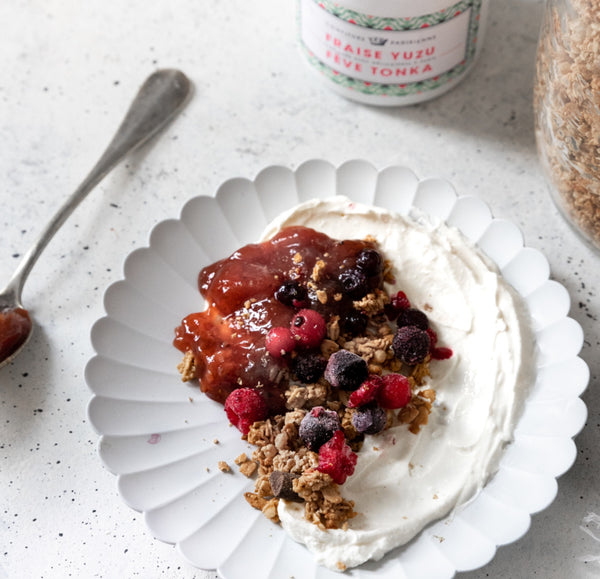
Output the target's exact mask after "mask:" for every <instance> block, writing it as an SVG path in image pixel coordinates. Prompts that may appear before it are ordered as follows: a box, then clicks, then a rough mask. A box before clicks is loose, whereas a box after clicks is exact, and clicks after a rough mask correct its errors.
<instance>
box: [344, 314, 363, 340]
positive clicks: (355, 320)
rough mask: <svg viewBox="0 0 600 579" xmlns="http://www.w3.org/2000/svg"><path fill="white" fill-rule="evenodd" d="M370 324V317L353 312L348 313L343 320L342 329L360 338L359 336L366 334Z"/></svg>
mask: <svg viewBox="0 0 600 579" xmlns="http://www.w3.org/2000/svg"><path fill="white" fill-rule="evenodd" d="M368 323H369V316H367V314H363V313H362V312H359V311H356V310H353V311H351V312H348V313H347V314H346V315H345V316H344V318H343V319H342V328H343V329H344V332H347V333H348V334H352V335H353V336H358V335H359V334H364V332H365V330H366V329H367V324H368Z"/></svg>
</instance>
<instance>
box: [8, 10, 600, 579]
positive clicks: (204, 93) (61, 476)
mask: <svg viewBox="0 0 600 579" xmlns="http://www.w3.org/2000/svg"><path fill="white" fill-rule="evenodd" d="M542 6H543V3H542V1H541V0H502V1H495V2H492V3H491V10H490V17H489V21H488V30H487V36H486V39H485V46H484V50H483V54H482V57H481V59H480V60H479V62H478V64H477V65H476V68H475V70H474V71H473V73H472V74H471V75H470V76H469V77H468V78H467V79H466V80H465V81H464V82H463V83H461V84H460V85H459V86H458V87H457V88H456V89H454V90H453V91H452V92H450V93H448V94H447V95H445V96H443V97H441V98H439V99H438V100H435V101H432V102H429V103H427V104H423V105H418V106H413V107H409V108H399V109H390V110H383V109H378V108H372V107H367V106H362V105H359V104H355V103H352V102H349V101H346V100H344V99H343V98H341V97H339V96H337V95H336V94H334V93H333V92H331V91H330V90H328V89H327V88H325V87H324V86H322V85H321V84H320V83H319V82H317V80H316V79H315V78H314V77H313V75H312V73H310V72H309V71H308V69H307V68H306V67H305V65H304V63H303V61H302V58H301V56H300V54H299V52H298V50H297V47H296V44H295V30H294V20H293V8H292V3H289V2H282V1H281V0H262V1H261V2H245V1H243V0H228V1H227V2H215V3H211V6H210V10H209V9H208V6H207V3H202V2H184V1H181V2H177V1H175V2H166V1H164V0H159V1H155V2H146V1H143V0H130V1H129V2H126V3H118V5H117V3H116V2H112V3H111V2H105V1H103V0H88V1H87V2H81V3H76V2H65V1H64V0H47V1H45V2H31V1H28V0H13V1H12V2H2V3H1V4H0V21H1V22H3V23H4V25H3V33H2V40H0V59H1V61H2V64H3V74H2V78H1V79H0V103H1V106H0V150H1V155H0V180H1V186H0V207H1V208H2V209H1V211H0V278H2V279H7V278H8V276H9V274H10V273H11V272H12V270H13V269H14V268H15V266H16V265H17V263H18V260H19V257H20V256H21V255H22V254H23V253H24V252H25V251H26V249H27V248H28V246H29V244H30V242H31V241H32V240H33V238H34V236H35V234H36V232H37V231H39V229H40V225H41V224H42V223H43V222H44V221H45V220H46V219H47V217H48V216H49V215H50V214H51V212H52V211H53V210H54V208H56V207H57V206H58V205H59V203H60V202H61V201H62V199H63V198H64V197H66V196H67V195H68V194H69V193H70V192H71V191H72V190H73V189H74V188H75V186H76V185H77V184H78V183H79V182H80V181H81V179H82V178H83V177H84V176H85V174H86V173H87V171H88V170H89V168H90V167H91V166H92V164H93V163H94V162H95V161H96V159H97V157H98V156H99V154H100V153H101V152H102V150H103V148H104V146H105V145H106V144H107V142H108V140H109V139H110V137H111V136H112V133H113V131H114V129H115V128H116V126H117V125H118V123H119V121H120V119H121V117H122V114H123V113H124V111H125V109H126V107H127V106H128V104H129V101H130V99H131V98H132V96H133V94H134V93H135V92H136V90H137V88H138V86H139V84H141V82H142V81H143V79H144V78H145V77H146V76H147V75H148V74H149V73H151V72H152V71H153V70H154V69H155V68H157V67H177V68H181V69H182V70H183V71H185V72H186V73H187V74H188V75H189V76H190V78H191V79H192V80H193V82H194V84H195V87H196V93H195V98H194V99H193V101H192V102H191V103H190V105H189V106H188V107H187V109H186V110H185V111H184V113H183V114H182V116H181V117H179V118H178V119H177V120H176V122H175V123H174V124H173V125H172V126H171V127H169V129H168V130H167V131H166V132H165V134H164V135H163V136H162V138H161V139H160V140H158V141H155V142H154V143H153V144H152V145H150V146H147V147H146V148H144V149H142V150H140V151H139V152H137V153H136V154H134V155H133V156H132V157H130V158H129V159H128V161H127V162H126V163H125V164H124V165H122V166H120V167H119V168H117V170H115V171H114V172H113V173H112V174H111V175H110V176H109V177H108V178H107V179H106V180H105V181H104V182H103V183H102V184H101V185H100V186H99V187H98V189H97V190H96V191H94V192H93V193H92V195H91V196H90V197H89V198H88V199H87V200H86V201H85V202H84V203H83V204H82V205H81V206H80V207H79V208H78V209H77V211H76V212H75V213H74V214H73V215H72V216H71V218H70V219H69V220H68V221H67V223H66V224H65V225H64V226H63V228H62V229H61V230H60V231H59V233H58V234H57V236H56V237H55V238H54V240H53V241H52V242H51V244H50V245H49V246H48V248H47V249H46V251H45V253H44V254H43V256H42V258H41V260H40V262H39V263H38V264H37V266H36V267H35V269H34V270H33V272H32V274H31V276H30V278H29V281H28V282H27V284H26V287H25V292H24V302H25V304H26V307H27V308H28V309H29V310H30V312H31V313H32V315H33V317H34V318H35V323H36V332H35V335H34V337H33V339H32V342H31V343H30V345H29V347H28V348H27V350H26V351H25V352H24V353H23V354H22V355H21V356H19V357H18V358H17V359H16V361H14V362H13V363H12V364H11V365H9V366H8V367H5V368H2V369H1V370H0V412H1V421H0V488H1V489H2V492H1V493H0V577H10V578H11V579H12V578H15V579H16V578H22V577H28V578H36V577H40V578H41V577H44V578H54V577H57V578H62V577H70V576H74V577H105V578H113V577H148V578H150V577H152V578H154V577H157V578H158V577H190V578H191V577H197V578H202V579H207V578H213V577H216V576H215V575H214V574H213V573H205V572H202V571H198V570H195V569H193V568H191V567H189V566H188V565H187V563H186V562H185V561H183V559H182V558H181V557H180V555H179V554H178V553H177V551H176V550H175V549H174V548H173V547H172V546H170V545H166V544H164V543H161V542H160V541H157V540H155V539H153V537H152V536H151V535H150V534H149V533H148V531H147V530H146V527H145V524H144V521H143V517H142V516H141V515H139V514H138V513H136V512H134V511H132V510H131V509H129V508H128V507H127V506H126V505H125V504H124V503H123V502H122V501H121V499H120V498H119V496H118V494H117V490H116V485H115V478H114V477H113V475H112V474H110V473H109V472H108V471H106V470H105V469H104V468H103V466H102V465H101V463H100V460H99V458H98V456H97V449H96V447H97V436H96V434H95V433H94V431H93V430H92V428H91V426H90V425H89V423H88V422H87V419H86V405H87V403H88V400H89V397H90V394H89V392H88V389H87V387H86V384H85V381H84V376H83V373H84V368H85V365H86V362H87V360H88V359H89V358H90V357H91V355H92V348H91V345H90V341H89V330H90V327H91V325H92V324H93V322H94V321H95V320H96V319H98V318H99V317H100V316H101V315H103V306H102V295H103V292H104V290H105V288H106V287H107V286H108V285H109V284H110V283H112V282H114V281H116V280H118V279H120V277H121V273H122V262H123V259H124V257H125V256H126V255H127V254H128V253H129V252H130V251H131V250H132V249H134V248H136V247H140V246H143V245H145V244H146V243H147V237H148V232H149V231H150V229H151V227H152V226H153V225H154V224H156V223H157V222H159V221H161V220H163V219H165V218H169V217H177V216H178V215H179V211H180V209H181V207H182V205H183V203H184V202H185V201H186V200H187V199H188V198H190V197H192V196H194V195H198V194H201V193H205V194H212V193H213V192H214V191H215V190H216V188H217V187H218V185H219V184H220V183H221V182H222V181H224V180H225V179H227V178H229V177H232V176H247V177H254V175H255V174H256V173H257V171H259V170H260V169H261V168H262V167H264V166H266V165H270V164H284V165H287V166H291V167H296V166H298V165H299V164H300V163H302V162H303V161H305V160H307V159H309V158H319V157H321V158H325V159H328V160H330V161H332V162H333V163H334V164H339V163H341V162H343V161H345V160H348V159H351V158H365V159H367V160H369V161H371V162H372V163H373V164H375V165H376V166H378V167H383V166H385V165H388V164H390V163H399V164H402V165H406V166H408V167H410V168H412V169H413V170H414V171H415V172H416V173H417V174H418V175H419V176H421V177H427V176H440V177H444V178H447V179H449V180H450V181H452V182H453V183H454V185H455V186H456V188H457V189H458V191H459V192H461V193H468V194H474V195H478V196H480V197H481V198H483V199H484V200H485V201H487V202H488V203H489V204H490V205H491V206H492V208H493V210H494V213H495V215H496V216H499V217H506V218H507V219H510V220H512V221H514V222H515V223H517V224H518V225H519V226H520V227H521V228H522V230H523V232H524V235H525V238H526V242H527V244H528V245H530V246H533V247H535V248H538V249H540V250H541V251H542V252H543V253H544V254H545V255H546V256H547V257H548V259H549V261H550V265H551V269H552V276H553V278H554V279H556V280H558V281H559V282H561V283H562V284H564V285H565V286H566V288H567V289H568V290H569V292H570V294H571V297H572V309H571V314H570V315H571V316H572V317H573V318H575V319H576V320H577V321H578V322H579V323H580V324H581V325H582V327H583V329H584V332H585V336H586V339H585V346H584V349H583V352H582V357H583V358H584V359H585V360H586V362H587V363H588V364H589V366H590V370H591V383H590V387H589V388H588V390H587V391H586V393H585V394H584V396H583V398H584V400H585V402H586V403H587V405H588V408H589V417H590V418H589V420H588V423H587V425H586V426H585V428H584V430H583V431H582V432H581V434H580V435H579V436H578V437H577V446H578V449H579V452H578V457H577V460H576V462H575V464H574V466H573V468H572V469H571V470H570V471H569V472H568V473H567V474H565V475H564V476H562V477H561V478H560V479H559V491H558V497H557V499H556V500H555V502H554V503H553V504H552V505H551V506H550V507H549V508H548V509H546V510H544V511H543V512H541V513H539V514H537V515H535V516H534V517H533V520H532V524H531V529H530V530H529V532H528V533H527V535H526V536H525V537H524V538H522V539H521V540H519V541H518V542H516V543H515V544H512V545H508V546H505V547H502V548H500V549H499V551H498V554H497V556H496V557H495V559H494V560H493V561H492V562H491V563H490V564H489V565H487V566H486V567H484V568H482V569H480V570H478V571H475V572H472V573H465V574H462V575H461V576H464V577H465V579H466V578H469V579H471V578H479V577H534V576H535V577H544V578H548V579H562V578H564V577H598V576H600V542H599V541H600V530H599V529H598V528H597V527H596V526H595V525H593V524H588V525H586V524H585V522H584V518H585V517H586V516H588V515H589V513H600V481H599V477H598V472H599V471H598V464H599V461H600V424H598V410H599V409H600V398H599V394H598V390H597V385H598V384H597V381H598V373H599V371H600V357H598V356H597V349H598V344H599V342H600V329H599V325H598V316H599V315H600V302H599V300H598V296H597V291H598V288H600V256H598V255H595V254H593V253H592V252H591V251H590V250H589V249H587V248H586V247H584V246H583V245H582V243H581V242H580V241H579V240H578V239H577V238H576V237H575V236H574V234H573V233H572V232H571V231H570V230H569V229H568V227H567V226H566V224H565V223H564V222H563V220H562V218H561V217H560V216H559V215H558V213H557V211H556V210H555V208H554V207H553V205H552V204H551V202H550V198H549V196H548V193H547V190H546V185H545V183H544V180H543V178H542V175H541V173H540V167H539V165H538V161H537V157H536V151H535V143H534V137H533V130H532V125H533V118H532V82H533V81H532V77H533V69H534V57H535V48H536V40H537V33H538V28H539V25H540V21H541V16H542Z"/></svg>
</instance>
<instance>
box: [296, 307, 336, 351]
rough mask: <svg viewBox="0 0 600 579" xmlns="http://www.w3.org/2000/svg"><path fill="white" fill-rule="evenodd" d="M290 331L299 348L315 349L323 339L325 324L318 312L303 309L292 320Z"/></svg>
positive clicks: (325, 330)
mask: <svg viewBox="0 0 600 579" xmlns="http://www.w3.org/2000/svg"><path fill="white" fill-rule="evenodd" d="M290 330H291V332H292V334H293V336H294V338H295V339H296V341H297V343H298V345H299V346H301V347H302V348H316V347H317V346H319V345H320V344H321V342H322V341H323V339H324V338H325V334H326V333H327V324H326V323H325V319H324V318H323V316H322V315H321V314H320V313H319V312H317V311H315V310H308V309H303V310H300V311H299V312H298V313H297V314H296V315H295V316H294V317H293V318H292V323H291V324H290Z"/></svg>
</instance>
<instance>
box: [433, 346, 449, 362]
mask: <svg viewBox="0 0 600 579" xmlns="http://www.w3.org/2000/svg"><path fill="white" fill-rule="evenodd" d="M453 353H454V352H452V350H451V349H450V348H444V347H441V348H432V349H431V357H432V358H433V359H434V360H447V359H448V358H452V355H453Z"/></svg>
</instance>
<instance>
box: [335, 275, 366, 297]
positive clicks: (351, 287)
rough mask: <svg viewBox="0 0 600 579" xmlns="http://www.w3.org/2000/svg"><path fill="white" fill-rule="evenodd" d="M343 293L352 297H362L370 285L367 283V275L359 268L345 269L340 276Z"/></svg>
mask: <svg viewBox="0 0 600 579" xmlns="http://www.w3.org/2000/svg"><path fill="white" fill-rule="evenodd" d="M338 279H339V282H340V286H341V288H342V293H344V294H345V295H347V296H348V297H350V298H352V299H358V298H362V297H363V296H364V295H365V294H366V293H367V291H368V290H369V286H368V285H367V276H366V275H365V274H364V273H363V272H362V271H360V270H359V269H358V268H354V267H353V268H349V269H345V270H344V271H342V273H340V275H339V277H338Z"/></svg>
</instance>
